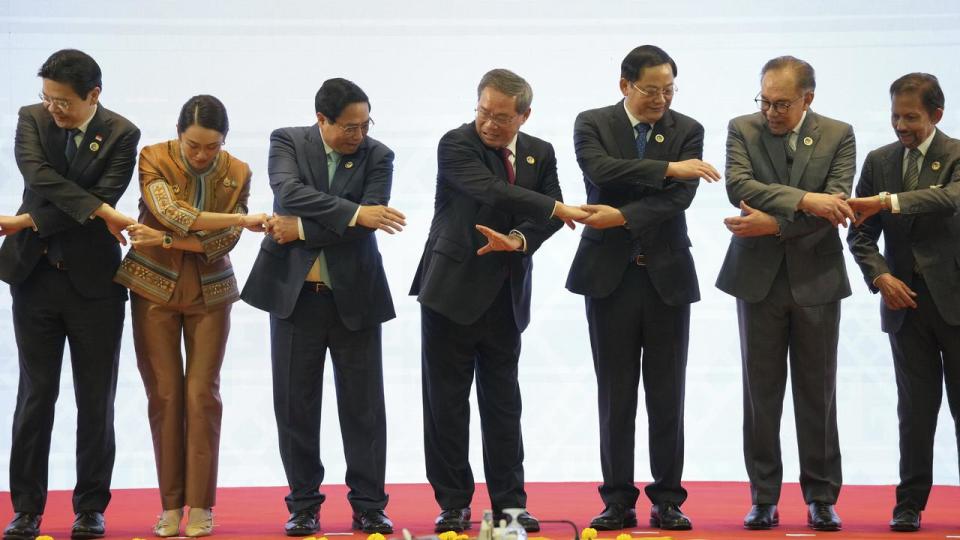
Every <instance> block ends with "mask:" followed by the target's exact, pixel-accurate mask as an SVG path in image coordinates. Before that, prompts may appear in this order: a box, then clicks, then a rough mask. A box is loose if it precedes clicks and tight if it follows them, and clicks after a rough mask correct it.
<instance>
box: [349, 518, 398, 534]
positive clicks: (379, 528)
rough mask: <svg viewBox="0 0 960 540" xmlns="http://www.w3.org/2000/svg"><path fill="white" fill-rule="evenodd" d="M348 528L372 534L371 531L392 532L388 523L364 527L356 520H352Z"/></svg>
mask: <svg viewBox="0 0 960 540" xmlns="http://www.w3.org/2000/svg"><path fill="white" fill-rule="evenodd" d="M350 528H352V529H353V530H355V531H361V532H365V533H367V534H373V533H380V534H393V527H390V526H388V525H380V526H377V527H368V528H366V529H364V528H363V524H362V523H360V522H359V521H357V520H353V523H352V524H351V525H350Z"/></svg>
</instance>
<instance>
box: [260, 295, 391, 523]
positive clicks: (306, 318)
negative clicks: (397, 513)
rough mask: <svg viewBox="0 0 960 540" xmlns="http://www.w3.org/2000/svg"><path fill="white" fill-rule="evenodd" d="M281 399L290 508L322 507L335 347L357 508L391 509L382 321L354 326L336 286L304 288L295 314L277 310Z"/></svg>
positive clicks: (274, 340) (273, 320) (274, 333)
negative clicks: (323, 415)
mask: <svg viewBox="0 0 960 540" xmlns="http://www.w3.org/2000/svg"><path fill="white" fill-rule="evenodd" d="M270 346H271V356H272V359H273V406H274V412H275V414H276V418H277V432H278V436H279V441H280V458H281V460H282V461H283V469H284V471H285V472H286V475H287V483H288V485H289V486H290V494H289V495H287V497H286V502H287V508H288V509H289V511H290V512H297V511H300V510H316V509H317V508H319V507H320V504H322V503H323V501H324V495H323V494H322V493H320V484H321V483H322V482H323V473H324V470H323V463H322V462H321V461H320V408H321V405H322V401H323V366H324V364H325V359H326V355H327V349H329V350H330V357H331V359H332V364H333V378H334V384H335V387H336V391H337V412H338V414H339V418H340V433H341V435H342V437H343V449H344V458H345V459H346V462H347V474H346V479H345V480H346V484H347V487H349V488H350V491H349V492H348V493H347V499H348V500H349V501H350V506H352V507H353V509H354V510H356V511H364V510H371V509H383V508H384V507H385V506H386V505H387V495H386V493H385V492H384V469H385V467H386V459H387V426H386V414H385V412H384V403H383V363H382V355H381V348H380V325H379V324H378V325H376V326H373V327H370V328H365V329H361V330H350V329H349V328H346V327H345V326H344V325H343V322H342V321H341V320H340V315H339V314H338V313H337V307H336V304H335V303H334V301H333V295H332V294H331V293H330V292H329V291H325V292H319V293H318V292H315V291H312V290H307V289H304V291H303V292H301V293H300V297H299V299H298V300H297V305H296V307H295V308H294V310H293V313H292V314H291V315H290V317H288V318H286V319H281V318H278V317H274V316H273V315H271V316H270Z"/></svg>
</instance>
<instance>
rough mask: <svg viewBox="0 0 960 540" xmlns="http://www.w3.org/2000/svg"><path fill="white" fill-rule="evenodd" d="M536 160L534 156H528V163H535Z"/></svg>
mask: <svg viewBox="0 0 960 540" xmlns="http://www.w3.org/2000/svg"><path fill="white" fill-rule="evenodd" d="M536 162H537V160H535V159H533V156H527V163H529V164H530V165H533V164H534V163H536Z"/></svg>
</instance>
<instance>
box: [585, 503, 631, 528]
mask: <svg viewBox="0 0 960 540" xmlns="http://www.w3.org/2000/svg"><path fill="white" fill-rule="evenodd" d="M636 526H637V511H636V510H634V509H633V508H627V507H626V506H624V505H622V504H620V503H611V504H608V505H607V507H606V508H604V509H603V512H600V515H599V516H596V517H594V518H593V519H592V520H590V527H592V528H594V529H596V530H598V531H619V530H620V529H626V528H628V527H636Z"/></svg>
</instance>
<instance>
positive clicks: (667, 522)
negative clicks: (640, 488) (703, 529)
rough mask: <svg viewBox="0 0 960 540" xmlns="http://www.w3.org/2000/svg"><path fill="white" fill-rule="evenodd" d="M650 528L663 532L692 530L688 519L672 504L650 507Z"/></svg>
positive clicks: (678, 507)
mask: <svg viewBox="0 0 960 540" xmlns="http://www.w3.org/2000/svg"><path fill="white" fill-rule="evenodd" d="M650 526H651V527H656V528H658V529H663V530H665V531H689V530H690V529H692V528H693V524H692V523H690V518H688V517H687V516H686V515H684V513H683V512H681V511H680V506H678V505H676V504H673V503H661V504H655V505H653V506H651V507H650Z"/></svg>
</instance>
